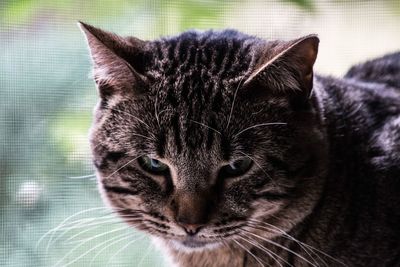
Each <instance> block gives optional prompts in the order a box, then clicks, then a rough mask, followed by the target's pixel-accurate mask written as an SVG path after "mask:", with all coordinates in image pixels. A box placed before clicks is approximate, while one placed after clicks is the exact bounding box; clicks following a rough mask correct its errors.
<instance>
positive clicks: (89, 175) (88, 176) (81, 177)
mask: <svg viewBox="0 0 400 267" xmlns="http://www.w3.org/2000/svg"><path fill="white" fill-rule="evenodd" d="M95 176H96V174H95V173H93V174H88V175H82V176H70V177H68V178H69V179H86V178H91V177H95Z"/></svg>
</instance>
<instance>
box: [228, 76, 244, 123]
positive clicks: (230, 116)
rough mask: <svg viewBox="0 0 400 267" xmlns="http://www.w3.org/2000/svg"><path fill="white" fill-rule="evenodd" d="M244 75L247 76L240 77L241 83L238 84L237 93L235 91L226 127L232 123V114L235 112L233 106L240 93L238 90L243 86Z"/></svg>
mask: <svg viewBox="0 0 400 267" xmlns="http://www.w3.org/2000/svg"><path fill="white" fill-rule="evenodd" d="M244 77H245V76H243V77H242V78H241V79H240V81H239V84H238V86H237V87H236V90H235V93H234V95H233V101H232V106H231V110H230V112H229V118H228V123H227V124H226V127H225V128H226V129H228V127H229V124H230V122H231V118H232V114H233V108H234V107H235V101H236V96H237V93H238V91H239V88H240V86H242V82H243V79H244Z"/></svg>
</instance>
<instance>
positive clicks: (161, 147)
mask: <svg viewBox="0 0 400 267" xmlns="http://www.w3.org/2000/svg"><path fill="white" fill-rule="evenodd" d="M166 140H167V139H166V134H165V130H164V129H162V130H161V131H160V133H159V134H158V138H157V145H156V149H157V154H158V156H159V157H161V158H163V157H164V155H165V146H166Z"/></svg>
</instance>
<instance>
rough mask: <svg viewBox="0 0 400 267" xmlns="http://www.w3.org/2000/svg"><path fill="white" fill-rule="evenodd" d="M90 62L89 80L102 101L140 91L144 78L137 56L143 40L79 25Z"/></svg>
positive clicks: (142, 88)
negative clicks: (84, 38) (87, 48)
mask: <svg viewBox="0 0 400 267" xmlns="http://www.w3.org/2000/svg"><path fill="white" fill-rule="evenodd" d="M78 26H79V27H80V28H81V30H82V32H83V33H84V35H85V37H86V40H87V43H88V46H89V50H90V54H91V56H92V61H93V78H94V80H95V82H96V84H97V87H98V90H99V94H100V97H101V98H103V99H106V98H109V97H111V96H114V95H121V94H129V95H132V94H133V95H137V94H139V93H141V92H143V91H144V88H145V87H146V78H145V77H144V76H143V75H142V74H141V73H140V69H141V67H142V66H143V64H141V63H142V62H140V58H141V57H140V54H141V51H143V47H144V46H145V43H146V42H145V41H142V40H139V39H137V38H133V37H129V38H124V37H121V36H118V35H116V34H114V33H111V32H107V31H104V30H102V29H99V28H96V27H94V26H91V25H89V24H86V23H83V22H79V23H78Z"/></svg>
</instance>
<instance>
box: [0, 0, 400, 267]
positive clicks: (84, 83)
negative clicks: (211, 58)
mask: <svg viewBox="0 0 400 267" xmlns="http://www.w3.org/2000/svg"><path fill="white" fill-rule="evenodd" d="M77 20H82V21H85V22H88V23H90V24H93V25H96V26H99V27H102V28H104V29H107V30H111V31H115V32H117V33H119V34H121V35H134V36H137V37H139V38H141V39H154V38H157V37H159V36H161V35H172V34H176V33H179V32H181V31H184V30H187V29H209V28H236V29H239V30H241V31H244V32H246V33H250V34H255V35H258V36H261V37H265V38H270V39H274V38H282V39H289V38H296V37H299V36H301V35H304V34H309V33H317V34H318V35H319V37H320V39H321V42H320V52H319V57H318V60H317V63H316V70H317V72H319V73H322V74H327V75H335V76H340V75H342V74H344V73H345V72H346V70H347V68H348V67H349V66H350V65H351V64H354V63H357V62H360V61H363V60H365V59H367V58H372V57H375V56H379V55H383V54H385V53H387V52H391V51H395V50H399V49H400V1H398V0H392V1H391V0H387V1H385V0H381V1H344V0H323V1H313V0H280V1H221V0H202V1H194V0H189V1H183V0H182V1H176V0H169V1H167V0H165V1H162V0H153V1H135V0H132V1H128V0H98V1H81V0H58V1H54V0H18V1H14V0H1V1H0V140H1V141H0V266H57V267H58V266H86V267H89V266H142V267H144V266H166V264H165V263H164V262H163V257H162V255H161V254H160V252H159V250H158V249H156V248H154V247H153V246H151V244H150V242H149V240H148V239H147V238H146V237H145V236H143V235H142V234H140V233H137V232H135V231H133V230H131V229H127V228H126V227H125V226H124V224H122V223H120V221H119V220H118V219H117V218H115V217H114V216H113V214H112V213H110V211H109V210H107V209H105V208H103V207H104V206H103V204H102V202H101V199H100V197H99V194H98V192H97V189H96V181H95V179H94V175H93V173H94V169H93V167H92V165H91V160H90V154H89V146H88V141H87V135H88V134H87V133H88V129H89V127H90V122H91V117H92V107H93V106H94V104H95V103H96V101H97V95H96V90H95V86H94V83H93V82H92V81H91V80H90V79H89V78H88V73H89V71H90V58H89V56H88V51H87V49H86V47H85V40H84V38H83V36H82V34H81V33H80V31H79V29H78V27H77V25H76V21H77Z"/></svg>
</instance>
